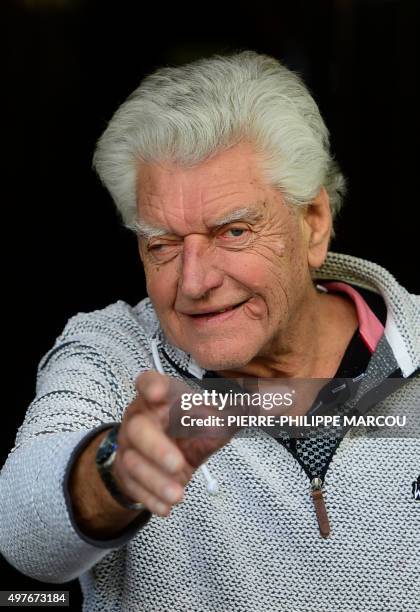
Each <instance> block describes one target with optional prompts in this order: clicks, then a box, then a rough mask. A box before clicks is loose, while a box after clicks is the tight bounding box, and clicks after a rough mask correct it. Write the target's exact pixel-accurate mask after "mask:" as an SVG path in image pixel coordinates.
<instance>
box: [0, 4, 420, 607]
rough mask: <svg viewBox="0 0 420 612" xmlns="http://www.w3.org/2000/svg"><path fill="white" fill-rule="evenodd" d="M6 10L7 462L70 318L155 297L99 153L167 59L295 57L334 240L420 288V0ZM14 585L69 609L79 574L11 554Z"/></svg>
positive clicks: (3, 450)
mask: <svg viewBox="0 0 420 612" xmlns="http://www.w3.org/2000/svg"><path fill="white" fill-rule="evenodd" d="M0 17H1V18H2V19H1V23H2V26H1V28H2V38H3V40H4V41H5V42H6V52H5V54H4V55H3V57H4V58H5V60H6V61H5V66H4V68H3V79H2V81H3V83H2V85H3V87H2V91H3V97H5V98H6V100H7V102H8V105H9V108H8V109H7V112H6V113H5V114H4V115H3V118H2V119H3V120H2V126H1V133H2V136H3V142H2V144H3V151H4V152H5V151H6V152H7V159H6V161H7V169H6V177H5V179H4V180H5V185H6V187H9V188H10V190H9V191H10V195H9V194H7V196H4V199H3V216H4V217H5V219H4V222H3V236H4V239H3V244H4V245H7V247H6V252H5V254H4V256H3V261H4V264H5V265H4V266H3V269H4V271H5V282H4V285H3V287H4V294H3V303H4V304H5V306H6V310H7V313H6V315H5V317H6V318H4V319H3V321H4V322H7V325H6V327H7V328H10V330H11V331H12V332H13V333H12V339H11V341H10V342H6V346H5V347H4V356H7V360H6V361H7V365H8V366H9V368H8V369H7V374H6V379H5V383H6V384H4V385H3V389H5V388H7V389H9V390H11V393H10V397H9V398H8V399H7V401H6V402H5V401H4V399H3V402H2V415H5V417H6V418H5V419H4V417H3V419H2V427H1V438H0V466H1V465H2V464H3V462H4V460H5V459H6V456H7V453H8V451H9V450H10V448H11V447H12V445H13V442H14V437H15V433H16V429H17V427H18V425H19V424H20V423H21V422H22V420H23V417H24V414H25V410H26V407H27V406H28V404H29V403H30V401H31V399H32V397H33V394H34V384H35V373H36V366H37V364H38V361H39V360H40V358H41V356H42V355H43V354H44V353H45V352H46V351H47V350H48V348H49V347H50V346H51V345H52V343H53V341H54V339H55V337H56V336H57V335H58V334H59V332H60V331H61V330H62V328H63V326H64V325H65V323H66V321H67V319H68V318H69V317H70V316H71V315H73V314H75V313H77V312H80V311H90V310H93V309H97V308H103V307H104V306H106V305H107V304H110V303H112V302H115V301H116V300H118V299H122V300H125V301H127V302H129V303H132V304H134V303H136V302H137V301H139V300H140V299H141V298H142V297H144V296H145V290H144V278H143V273H142V270H141V267H140V264H139V261H138V255H137V250H136V243H135V240H134V238H133V237H132V236H131V234H130V233H129V232H128V231H127V230H125V229H123V228H122V227H121V226H120V225H119V221H118V218H117V215H116V213H115V212H114V209H113V204H112V202H111V200H110V197H109V196H108V194H107V193H106V192H105V191H104V190H103V188H102V187H101V186H100V184H99V181H98V180H97V179H96V177H95V175H94V174H93V172H92V170H91V158H92V152H93V148H94V143H95V141H96V139H97V138H98V137H99V135H100V134H101V132H102V131H103V129H104V127H105V125H106V121H107V120H108V119H109V118H110V116H111V115H112V113H113V112H114V111H115V110H116V108H117V106H118V105H119V104H120V103H121V102H123V100H124V99H125V98H126V96H127V95H128V94H129V93H130V92H131V91H132V90H133V89H134V88H135V87H136V86H137V85H138V83H139V81H140V79H141V78H142V77H143V76H144V75H145V74H147V73H149V72H151V71H153V70H154V69H155V68H157V67H159V66H161V65H163V64H179V63H183V62H185V61H189V60H192V59H196V58H198V57H202V56H207V55H211V54H212V53H223V52H230V51H234V50H239V49H245V48H249V49H255V50H257V51H260V52H265V53H268V54H271V55H274V56H275V57H277V58H280V59H283V60H284V61H285V62H286V64H288V65H289V67H291V68H293V69H297V70H298V71H299V72H300V73H301V74H302V75H303V77H304V78H305V80H306V82H307V84H308V85H309V86H310V88H311V90H312V92H313V94H314V96H315V98H316V100H317V102H318V104H319V106H320V108H321V112H322V114H323V116H324V118H325V119H326V122H327V125H328V126H329V128H330V131H331V133H332V144H333V150H334V151H335V154H336V157H337V159H338V161H339V162H340V164H341V166H342V169H343V171H344V173H345V175H346V176H347V178H348V183H349V193H348V197H347V202H346V206H345V209H344V211H343V213H342V214H341V216H340V219H339V222H338V224H337V237H336V240H335V242H334V244H333V250H337V251H341V252H345V253H350V254H353V255H356V256H359V257H364V258H367V259H370V260H372V261H375V262H377V263H379V264H381V265H383V266H384V267H386V268H387V269H389V270H390V271H391V272H392V273H393V274H394V275H395V276H396V277H397V278H398V280H399V281H400V282H401V283H402V284H403V285H405V286H406V287H407V289H409V290H410V291H411V292H415V293H419V292H420V291H419V274H418V255H417V253H418V248H419V247H418V241H419V236H418V223H417V222H416V207H417V205H418V203H417V202H416V201H415V197H416V195H417V194H416V193H415V188H414V185H416V182H417V181H416V175H417V167H415V164H417V161H418V158H417V159H416V156H415V155H413V149H414V144H415V143H416V137H415V134H414V121H415V116H416V111H415V108H414V105H415V102H414V92H415V88H416V82H415V81H416V78H417V73H416V65H415V57H414V50H415V49H414V47H415V37H416V31H417V20H416V18H417V15H416V1H415V0H413V1H408V0H407V1H405V0H394V1H393V0H388V1H386V0H375V1H374V0H360V1H356V0H347V1H346V0H317V1H316V2H314V1H313V0H307V1H304V0H293V1H286V2H282V1H281V0H280V1H277V2H276V3H273V4H272V5H271V4H269V3H266V2H257V3H253V5H252V6H250V8H246V5H245V4H244V3H241V4H240V5H238V6H237V7H236V8H233V7H231V8H229V3H227V2H225V3H224V4H221V5H218V4H214V3H208V2H207V3H196V4H195V5H194V6H192V7H187V6H186V5H182V7H181V6H176V4H172V5H171V6H170V7H169V8H168V7H166V6H165V5H163V4H161V3H157V2H151V3H149V4H147V3H146V2H144V1H143V2H139V1H137V0H132V1H130V2H124V1H122V0H115V1H110V2H107V1H106V0H98V1H95V0H91V1H90V0H85V1H83V0H20V1H19V0H15V1H14V2H13V1H11V2H7V1H5V0H3V2H2V3H1V7H0ZM3 195H4V192H3ZM5 331H8V329H6V330H5ZM3 337H5V336H3ZM0 503H1V502H0ZM11 588H19V589H22V590H23V589H27V590H29V589H43V588H45V589H47V588H51V589H54V588H70V590H71V602H72V604H71V608H72V609H73V610H79V609H80V607H81V595H80V591H79V588H78V583H77V581H75V582H73V583H70V585H65V586H64V585H47V586H45V584H44V583H40V582H37V581H32V580H30V579H29V578H26V577H25V576H22V575H21V574H19V573H18V572H16V571H14V570H13V569H12V568H11V567H10V566H9V565H8V564H7V563H6V562H5V561H4V559H3V558H1V556H0V590H1V589H11Z"/></svg>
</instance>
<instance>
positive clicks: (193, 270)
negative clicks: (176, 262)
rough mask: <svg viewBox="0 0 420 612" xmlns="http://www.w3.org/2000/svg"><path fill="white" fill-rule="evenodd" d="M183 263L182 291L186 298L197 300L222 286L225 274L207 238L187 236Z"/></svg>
mask: <svg viewBox="0 0 420 612" xmlns="http://www.w3.org/2000/svg"><path fill="white" fill-rule="evenodd" d="M181 261H182V264H181V265H182V270H181V275H180V289H181V291H182V293H183V294H184V296H185V297H188V298H190V299H194V300H197V299H199V298H202V297H204V296H205V295H206V293H208V292H209V291H210V290H211V289H216V288H217V287H220V286H221V285H222V283H223V273H222V271H221V270H220V269H218V267H217V261H216V254H215V252H214V249H212V247H211V244H210V243H209V240H208V238H207V237H206V236H202V235H199V234H190V235H189V236H186V237H185V238H184V247H183V253H182V259H181Z"/></svg>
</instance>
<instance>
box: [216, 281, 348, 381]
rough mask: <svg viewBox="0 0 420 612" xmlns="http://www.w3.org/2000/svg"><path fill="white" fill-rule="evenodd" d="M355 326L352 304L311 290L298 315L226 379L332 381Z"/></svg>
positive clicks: (226, 371) (228, 373) (340, 298)
mask: <svg viewBox="0 0 420 612" xmlns="http://www.w3.org/2000/svg"><path fill="white" fill-rule="evenodd" d="M357 326H358V319H357V313H356V309H355V307H354V305H353V302H352V301H351V300H350V299H349V298H347V297H346V296H344V295H342V294H329V293H324V292H318V291H317V290H316V288H315V287H313V286H311V288H310V290H309V291H308V295H305V298H304V300H303V303H302V307H301V308H300V309H299V312H298V313H297V315H296V316H295V317H294V318H293V320H292V321H289V323H288V325H287V328H286V329H285V330H282V331H281V332H279V333H278V334H277V335H276V337H275V338H274V339H273V340H272V341H271V342H270V344H269V345H267V346H266V347H264V349H263V350H262V351H261V352H260V354H259V355H257V356H256V357H254V359H252V360H251V361H250V362H249V363H248V364H247V365H246V366H244V367H242V368H238V369H232V370H223V371H220V372H219V374H221V375H222V376H223V377H225V378H236V377H241V376H252V377H259V378H333V377H334V375H335V373H336V372H337V369H338V367H339V365H340V362H341V360H342V358H343V355H344V353H345V351H346V348H347V345H348V343H349V342H350V340H351V338H352V336H353V334H354V332H355V330H356V329H357Z"/></svg>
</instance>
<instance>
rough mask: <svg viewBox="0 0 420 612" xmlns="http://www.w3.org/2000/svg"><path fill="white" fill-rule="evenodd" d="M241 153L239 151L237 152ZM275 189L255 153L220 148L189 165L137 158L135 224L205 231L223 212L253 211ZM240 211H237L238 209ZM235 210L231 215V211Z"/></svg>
mask: <svg viewBox="0 0 420 612" xmlns="http://www.w3.org/2000/svg"><path fill="white" fill-rule="evenodd" d="M239 153H241V154H239ZM276 195H277V198H278V199H279V200H281V199H282V198H281V195H280V193H279V192H277V191H276V190H274V188H273V187H272V186H270V185H269V184H268V182H267V181H266V179H265V178H264V176H263V175H262V172H261V169H260V167H259V164H258V163H257V161H256V159H255V155H252V154H249V152H244V151H243V150H242V151H238V150H236V151H225V152H224V153H222V154H219V155H218V156H216V157H215V158H212V159H211V160H208V161H206V162H204V163H202V164H200V165H197V166H194V167H189V168H186V167H182V166H177V165H175V164H169V163H161V164H157V163H155V164H141V165H140V166H139V171H138V183H137V213H138V220H139V223H140V224H143V226H144V227H146V226H147V225H148V226H150V227H152V228H153V227H154V228H156V229H157V230H158V229H159V228H162V229H165V230H170V231H173V232H175V233H177V234H184V233H188V232H191V231H205V230H206V229H207V228H208V227H210V226H212V225H216V224H217V223H220V220H221V219H222V220H223V219H224V218H226V219H227V221H226V222H228V220H229V216H232V220H236V218H239V217H240V216H241V214H243V213H244V211H246V213H247V214H248V216H252V215H253V214H254V216H258V213H259V211H260V209H263V208H264V205H265V203H266V202H267V200H268V199H272V198H273V197H275V196H276ZM238 211H240V213H238ZM235 215H236V217H235Z"/></svg>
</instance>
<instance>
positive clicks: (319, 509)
mask: <svg viewBox="0 0 420 612" xmlns="http://www.w3.org/2000/svg"><path fill="white" fill-rule="evenodd" d="M311 487H312V500H313V502H314V506H315V513H316V518H317V519H318V526H319V533H320V534H321V536H322V537H323V538H328V536H329V535H330V531H331V530H330V521H329V520H328V514H327V508H326V507H325V500H324V495H323V493H322V478H313V479H312V480H311Z"/></svg>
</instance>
